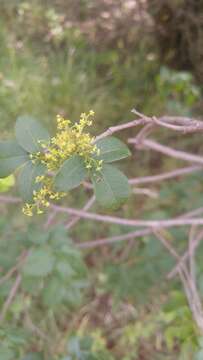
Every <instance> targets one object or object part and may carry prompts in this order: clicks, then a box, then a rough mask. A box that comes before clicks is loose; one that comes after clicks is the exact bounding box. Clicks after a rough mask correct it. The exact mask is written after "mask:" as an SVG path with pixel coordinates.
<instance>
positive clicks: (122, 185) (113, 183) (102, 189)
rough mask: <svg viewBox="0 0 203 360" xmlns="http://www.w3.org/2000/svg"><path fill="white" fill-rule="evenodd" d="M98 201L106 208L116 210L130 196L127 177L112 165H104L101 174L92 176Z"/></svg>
mask: <svg viewBox="0 0 203 360" xmlns="http://www.w3.org/2000/svg"><path fill="white" fill-rule="evenodd" d="M92 182H93V186H94V192H95V195H96V199H97V201H98V202H99V203H100V204H101V205H102V206H104V207H109V208H115V207H118V206H119V205H121V204H123V203H124V202H125V201H126V200H127V198H128V197H129V195H130V187H129V184H128V179H127V177H126V176H125V175H124V174H123V173H122V172H121V171H120V170H118V169H116V168H115V167H113V166H111V165H103V168H102V170H101V172H100V173H99V174H98V175H97V174H94V175H93V176H92Z"/></svg>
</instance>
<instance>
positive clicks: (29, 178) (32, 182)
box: [17, 161, 46, 203]
mask: <svg viewBox="0 0 203 360" xmlns="http://www.w3.org/2000/svg"><path fill="white" fill-rule="evenodd" d="M45 171H46V168H45V166H44V165H42V164H40V163H38V164H33V163H32V161H29V162H27V163H26V164H25V165H24V166H23V168H22V169H21V172H20V174H19V176H18V181H17V183H18V189H19V193H20V196H21V197H22V199H23V200H24V201H26V202H28V203H31V202H32V200H33V191H37V190H39V189H40V187H41V186H42V184H41V183H36V177H37V176H41V175H43V174H44V173H45Z"/></svg>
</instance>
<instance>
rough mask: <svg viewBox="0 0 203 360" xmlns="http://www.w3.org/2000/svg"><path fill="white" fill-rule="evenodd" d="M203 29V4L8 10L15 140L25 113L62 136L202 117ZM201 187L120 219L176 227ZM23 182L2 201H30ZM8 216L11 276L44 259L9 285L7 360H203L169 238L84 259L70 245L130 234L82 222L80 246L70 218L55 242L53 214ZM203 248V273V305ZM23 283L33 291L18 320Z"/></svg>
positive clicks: (162, 166) (56, 1) (90, 2)
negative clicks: (154, 119)
mask: <svg viewBox="0 0 203 360" xmlns="http://www.w3.org/2000/svg"><path fill="white" fill-rule="evenodd" d="M202 18H203V1H201V0H200V1H196V2H195V1H193V0H191V1H187V0H166V1H160V0H125V1H124V0H116V1H115V0H49V1H48V0H30V1H20V0H0V132H1V140H3V139H7V138H9V137H10V136H11V134H12V132H13V128H14V123H15V120H16V118H17V116H19V115H24V114H28V115H33V116H35V117H36V118H38V119H39V120H41V121H42V122H44V123H45V124H46V125H47V126H48V127H49V128H50V129H54V126H55V117H56V115H57V114H62V115H64V116H65V117H68V118H70V119H72V120H73V121H76V120H77V119H78V117H79V115H80V113H82V112H88V111H89V110H90V109H93V110H94V111H95V120H94V127H93V132H94V134H98V133H100V132H102V131H104V130H105V129H107V128H108V127H109V126H113V125H116V124H120V123H122V122H125V121H130V120H132V119H134V115H133V114H132V113H131V109H132V108H136V109H137V110H139V111H141V112H143V113H144V114H146V115H156V116H159V115H163V114H168V115H180V116H197V117H198V116H199V117H200V118H201V115H202V110H203V95H202V80H203V65H202V58H203V50H202V49H203V47H202V35H203V21H202ZM120 136H121V137H122V138H123V139H124V140H126V138H125V135H123V134H121V135H120ZM158 136H159V139H160V141H162V142H164V143H168V144H171V145H172V146H173V145H174V147H177V148H181V149H187V150H191V151H193V152H201V150H203V145H202V141H201V138H200V136H198V135H196V136H191V135H190V136H188V135H187V136H185V138H184V139H183V138H180V136H179V135H176V134H174V133H171V132H170V133H169V132H167V131H162V132H159V133H158ZM132 163H133V166H132ZM178 165H180V163H179V162H177V161H176V160H171V159H169V158H166V159H160V156H159V155H157V154H150V153H147V152H143V153H135V155H133V157H132V158H131V159H130V160H129V161H127V162H125V163H123V164H121V167H122V168H123V169H124V170H125V171H126V173H128V175H129V177H136V176H142V175H149V174H156V173H158V172H164V171H169V170H171V169H173V168H175V167H177V166H178ZM201 176H202V173H200V172H199V173H198V174H195V175H191V176H188V177H187V178H185V180H184V181H182V179H179V180H174V181H170V182H166V183H165V182H164V183H163V184H161V185H159V184H156V185H153V186H152V189H151V190H154V191H156V192H157V193H158V197H157V198H155V199H152V198H149V197H146V196H141V195H135V196H133V197H132V199H130V200H129V202H128V204H126V205H125V206H124V207H123V209H121V210H118V211H117V212H108V213H109V214H114V215H118V216H128V217H137V218H145V219H149V218H168V217H169V216H173V215H176V214H179V213H181V212H183V211H188V210H190V209H194V208H195V207H198V206H202V203H203V201H202V199H201V196H200V193H201V192H202V190H203V188H202V182H201ZM9 181H10V182H9V184H4V183H0V191H1V192H2V193H6V195H10V194H13V195H14V196H16V195H17V189H16V187H15V184H14V183H13V179H10V180H9ZM189 188H190V190H191V191H190V192H189V191H188V189H189ZM4 195H5V194H4ZM88 197H89V192H88V191H84V190H83V189H80V190H77V191H74V192H73V193H71V194H70V195H69V196H68V198H66V199H65V203H66V204H68V205H69V206H73V207H81V206H83V204H85V201H86V200H87V199H88ZM94 210H95V211H100V209H99V208H98V207H96V206H95V207H94ZM0 212H1V218H0V271H1V275H2V277H3V276H4V275H5V274H7V273H8V272H9V271H10V269H13V267H15V264H16V262H17V261H18V259H19V256H21V255H22V253H23V252H29V251H31V252H32V254H34V255H33V262H32V263H31V261H30V262H28V263H26V264H25V266H24V267H23V268H22V269H21V268H20V269H17V270H15V269H14V271H13V273H12V274H11V276H9V278H8V280H6V281H3V282H2V283H1V279H0V306H1V308H2V312H3V313H4V312H5V314H4V318H3V320H2V321H1V324H0V326H1V327H0V360H68V359H69V360H70V359H72V360H75V359H79V360H108V359H109V360H111V359H112V360H113V359H124V360H135V359H136V360H148V359H149V358H150V359H152V360H165V359H166V360H169V359H170V360H176V359H180V360H190V359H191V360H192V359H197V360H200V359H203V355H202V354H203V353H202V351H203V350H201V349H202V347H203V341H202V338H201V336H200V334H199V333H198V330H197V329H196V328H195V325H194V323H193V321H192V317H191V314H190V310H189V308H188V306H187V302H186V299H185V297H184V293H183V291H182V289H181V285H180V284H179V282H178V281H177V282H176V281H174V282H172V283H170V284H169V283H167V284H166V281H165V279H164V276H165V274H166V273H167V272H168V271H170V269H171V268H172V267H173V260H172V259H171V258H170V257H169V255H168V254H167V253H166V252H165V250H164V249H163V248H162V246H161V245H160V244H159V243H158V241H157V240H155V239H154V238H152V237H146V238H144V239H139V241H136V242H135V241H134V240H133V242H130V243H127V242H126V243H117V244H115V245H112V246H110V247H109V246H104V247H100V248H98V249H89V250H85V251H82V252H79V250H78V249H77V248H76V247H75V246H74V244H73V242H71V240H70V239H69V237H71V238H73V239H75V240H76V241H78V242H83V241H89V240H94V239H96V238H99V237H107V236H113V235H119V234H122V233H123V232H124V231H127V230H128V229H124V230H123V228H121V227H119V226H109V225H106V224H102V225H100V226H99V225H98V224H95V223H93V222H84V221H81V223H80V224H79V225H77V226H76V227H75V228H73V230H71V232H70V234H68V235H67V234H66V233H65V232H64V229H63V228H62V227H61V226H59V225H58V224H59V223H63V222H65V221H66V222H67V216H66V217H65V216H64V215H60V216H57V217H56V221H55V224H56V227H54V228H53V229H52V230H50V232H48V231H43V224H44V223H45V222H46V215H43V216H42V217H37V218H34V219H32V220H30V219H29V220H28V219H27V218H25V217H24V216H23V215H22V213H21V208H20V206H16V205H15V206H13V205H9V206H5V204H4V203H1V204H0ZM129 231H130V229H129ZM186 235H187V231H186V230H181V229H179V230H176V231H173V232H171V234H170V236H171V239H172V241H173V240H174V241H176V240H178V245H177V246H178V247H179V249H180V250H183V249H184V246H185V245H186V239H187V237H186ZM202 251H203V249H202V248H201V247H200V251H199V259H198V260H199V262H198V271H197V273H198V284H199V287H200V291H201V293H202V294H203V277H202V270H203V269H202V265H201V253H202ZM53 259H55V260H54V261H55V263H56V264H57V270H56V268H53V266H52V262H53ZM40 269H41V270H40ZM21 272H22V274H21ZM18 273H20V274H21V275H22V282H21V284H20V287H19V289H18V292H17V293H16V294H15V298H14V299H13V301H12V303H11V304H10V306H9V307H8V309H7V308H6V311H5V303H6V299H8V296H9V294H10V291H11V289H12V286H13V284H14V283H15V281H16V276H18ZM201 356H202V357H201Z"/></svg>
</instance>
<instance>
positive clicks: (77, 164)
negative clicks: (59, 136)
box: [54, 155, 87, 192]
mask: <svg viewBox="0 0 203 360" xmlns="http://www.w3.org/2000/svg"><path fill="white" fill-rule="evenodd" d="M86 175H87V170H86V168H85V164H84V161H83V159H82V158H81V157H80V156H79V155H73V156H72V157H71V158H70V159H68V160H66V161H65V162H64V163H63V165H62V166H61V168H60V170H59V171H58V173H57V174H56V177H55V180H54V186H55V189H56V190H57V191H65V192H66V191H69V190H72V189H74V188H76V187H78V186H79V185H80V184H81V182H82V181H83V180H84V179H85V177H86Z"/></svg>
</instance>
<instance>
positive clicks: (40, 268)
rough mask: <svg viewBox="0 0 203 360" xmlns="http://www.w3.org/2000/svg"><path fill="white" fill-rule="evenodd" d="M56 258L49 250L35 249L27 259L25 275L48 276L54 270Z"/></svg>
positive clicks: (24, 268)
mask: <svg viewBox="0 0 203 360" xmlns="http://www.w3.org/2000/svg"><path fill="white" fill-rule="evenodd" d="M54 263H55V258H54V256H53V255H52V253H51V251H50V250H49V249H48V248H44V249H34V250H32V251H31V254H30V255H29V256H28V258H27V259H26V262H25V264H24V266H23V273H24V274H25V275H27V276H42V277H43V276H46V275H48V274H50V273H51V272H52V270H53V267H54Z"/></svg>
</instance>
